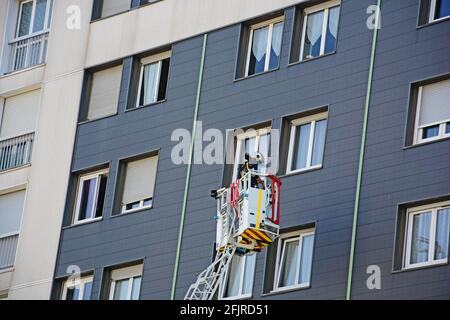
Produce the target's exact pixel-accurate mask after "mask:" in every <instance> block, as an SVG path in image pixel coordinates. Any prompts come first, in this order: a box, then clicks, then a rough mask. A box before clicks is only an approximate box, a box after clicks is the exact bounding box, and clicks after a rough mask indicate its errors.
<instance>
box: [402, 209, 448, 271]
mask: <svg viewBox="0 0 450 320" xmlns="http://www.w3.org/2000/svg"><path fill="white" fill-rule="evenodd" d="M443 209H450V201H445V202H440V203H434V204H430V205H424V206H420V207H414V208H409V209H408V210H407V212H406V230H405V244H404V254H403V268H404V269H415V268H420V267H426V266H433V265H437V264H443V263H447V262H448V258H446V259H439V260H435V259H434V254H435V242H436V228H437V215H438V211H439V210H443ZM428 212H429V213H431V223H430V224H431V230H430V244H429V247H428V260H427V261H425V262H419V263H413V264H411V262H410V261H411V249H412V236H413V234H412V232H413V223H414V216H416V215H418V214H423V213H428ZM448 249H449V248H447V250H448Z"/></svg>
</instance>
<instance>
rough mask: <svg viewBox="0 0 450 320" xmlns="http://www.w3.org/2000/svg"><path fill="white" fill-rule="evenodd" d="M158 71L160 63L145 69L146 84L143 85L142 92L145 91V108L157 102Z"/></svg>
mask: <svg viewBox="0 0 450 320" xmlns="http://www.w3.org/2000/svg"><path fill="white" fill-rule="evenodd" d="M158 69H159V62H156V63H152V64H150V65H147V66H145V67H144V83H143V85H142V90H144V101H143V103H144V104H143V105H144V106H145V105H147V104H150V103H153V102H155V101H156V87H157V83H156V80H157V79H156V78H157V76H158Z"/></svg>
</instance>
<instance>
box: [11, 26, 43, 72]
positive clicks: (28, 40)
mask: <svg viewBox="0 0 450 320" xmlns="http://www.w3.org/2000/svg"><path fill="white" fill-rule="evenodd" d="M48 36H49V32H42V33H38V34H34V35H31V36H26V37H22V38H18V39H15V40H13V41H12V42H10V43H9V47H10V50H11V55H10V57H11V59H10V63H9V68H8V69H9V70H8V72H15V71H18V70H22V69H26V68H30V67H32V66H36V65H39V64H42V63H44V62H45V60H46V56H47V46H48Z"/></svg>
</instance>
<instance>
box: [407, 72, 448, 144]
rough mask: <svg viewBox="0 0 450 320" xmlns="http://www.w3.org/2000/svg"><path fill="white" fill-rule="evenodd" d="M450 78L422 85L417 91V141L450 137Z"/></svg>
mask: <svg viewBox="0 0 450 320" xmlns="http://www.w3.org/2000/svg"><path fill="white" fill-rule="evenodd" d="M449 126H450V80H444V81H439V82H435V83H432V84H428V85H424V86H420V87H419V88H418V93H417V108H416V125H415V128H416V129H415V130H414V141H415V143H423V142H428V141H433V140H438V139H442V138H446V137H450V131H449Z"/></svg>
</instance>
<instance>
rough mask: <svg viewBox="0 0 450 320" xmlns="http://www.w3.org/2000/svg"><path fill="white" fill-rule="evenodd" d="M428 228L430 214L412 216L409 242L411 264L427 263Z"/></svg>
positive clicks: (429, 225)
mask: <svg viewBox="0 0 450 320" xmlns="http://www.w3.org/2000/svg"><path fill="white" fill-rule="evenodd" d="M430 227H431V212H426V213H420V214H416V215H414V217H413V227H412V228H413V229H412V240H411V241H412V244H411V259H410V260H411V261H410V263H411V264H414V263H420V262H426V261H428V253H429V246H430V230H431V229H430Z"/></svg>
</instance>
